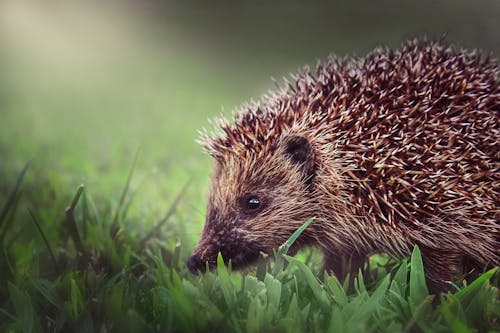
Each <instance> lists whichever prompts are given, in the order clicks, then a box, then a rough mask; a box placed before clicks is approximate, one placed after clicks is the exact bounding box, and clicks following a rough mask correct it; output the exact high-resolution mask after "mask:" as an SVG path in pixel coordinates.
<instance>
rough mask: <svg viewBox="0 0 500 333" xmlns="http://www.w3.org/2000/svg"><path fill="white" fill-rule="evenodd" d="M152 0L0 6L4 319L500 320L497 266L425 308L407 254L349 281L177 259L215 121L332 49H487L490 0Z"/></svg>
mask: <svg viewBox="0 0 500 333" xmlns="http://www.w3.org/2000/svg"><path fill="white" fill-rule="evenodd" d="M147 4H148V5H147V6H146V5H143V7H139V8H137V7H134V8H129V9H125V7H123V8H122V7H121V6H120V7H95V6H89V5H82V4H79V3H78V2H72V3H71V4H68V5H64V6H63V5H52V6H45V5H44V6H41V5H37V4H35V2H33V3H30V2H22V3H21V2H15V1H13V2H8V1H7V2H2V3H0V281H2V282H3V283H1V285H0V331H6V332H8V331H25V332H30V331H53V332H67V331H82V332H91V331H102V332H105V331H113V332H123V331H131V332H132V331H173V332H186V331H198V332H207V331H216V332H226V331H227V332H233V331H236V332H259V331H264V332H270V331H276V332H282V331H286V332H304V331H316V332H323V331H325V332H326V331H331V332H349V331H353V332H360V331H374V332H379V331H394V332H399V331H411V332H414V331H438V332H439V331H455V332H468V331H479V332H484V331H495V330H496V331H498V330H500V319H499V316H500V303H499V301H498V298H499V291H498V279H499V277H498V275H499V274H498V273H495V272H494V271H491V272H488V273H486V274H485V275H483V276H482V277H480V278H479V279H478V280H477V281H476V282H474V283H472V284H470V285H469V286H467V287H465V286H463V285H462V284H459V285H457V288H456V289H457V291H456V292H454V293H452V294H448V295H444V296H441V297H440V299H439V300H437V301H434V300H433V296H429V295H428V293H427V290H426V287H425V284H424V282H423V281H424V280H423V273H422V266H421V262H420V257H419V254H418V250H416V251H415V252H414V255H413V256H412V257H411V258H408V260H407V261H404V262H398V261H395V260H392V259H388V258H385V257H383V256H375V257H373V258H372V260H371V263H370V268H369V269H368V271H367V272H366V274H365V275H364V278H360V279H356V280H354V281H352V284H351V286H350V287H348V286H347V285H345V286H343V285H342V284H341V283H339V282H338V281H337V280H335V279H334V278H332V277H330V276H325V275H324V274H323V272H321V269H320V262H321V257H320V255H319V254H318V253H316V252H315V251H313V250H306V251H304V252H302V253H300V254H299V255H298V256H296V257H288V256H286V255H283V253H282V252H279V253H278V255H277V258H276V260H273V259H266V260H262V261H261V262H260V263H259V264H258V265H257V266H255V267H251V268H249V269H248V270H247V271H245V272H231V270H230V269H228V268H226V267H224V266H223V265H219V267H218V268H217V270H216V271H214V272H211V273H207V274H205V275H203V276H193V275H191V274H190V273H189V272H188V270H187V269H186V267H185V264H184V261H185V259H186V258H187V256H188V255H189V253H190V251H191V250H192V248H193V247H194V245H195V243H196V241H197V238H198V237H199V235H200V232H201V228H202V226H203V220H204V209H205V208H204V207H205V198H206V191H207V179H208V176H209V172H210V160H209V159H208V157H206V156H204V155H203V154H202V153H201V150H200V148H199V147H198V146H197V144H196V143H195V139H196V138H197V130H199V129H200V128H202V127H204V126H207V124H208V122H207V118H209V117H213V116H214V115H216V114H217V113H218V112H220V111H221V109H224V110H225V111H226V112H227V111H229V110H231V109H233V108H234V107H236V106H237V105H239V104H240V103H242V102H243V101H245V100H247V99H249V98H252V97H254V98H255V97H257V96H259V95H261V94H262V93H263V92H265V91H266V90H267V89H269V88H271V87H272V85H273V84H272V82H271V80H269V77H270V76H275V77H277V78H279V77H281V76H283V75H286V74H287V73H288V72H289V71H293V70H295V69H296V68H298V67H299V66H302V65H304V64H307V63H309V64H314V63H315V61H316V58H318V57H324V56H326V55H327V54H328V53H330V52H336V53H338V54H342V55H343V54H346V53H358V54H362V53H364V52H366V51H367V50H369V49H370V48H372V47H373V46H375V45H377V44H381V43H384V44H389V45H397V44H398V43H399V42H400V41H401V40H402V39H404V38H406V37H410V36H415V35H419V34H422V33H427V34H430V35H437V36H440V35H442V34H443V33H445V32H446V33H448V34H449V37H450V39H451V40H453V41H456V42H459V43H461V44H463V45H465V46H468V47H476V46H478V47H482V48H485V49H488V50H490V51H492V52H493V53H494V54H497V55H498V54H499V52H500V50H499V49H498V45H497V43H496V41H497V36H498V33H500V31H499V30H500V27H499V26H498V24H497V23H496V18H497V17H498V15H499V14H500V11H499V6H498V4H497V3H496V2H493V1H482V2H480V5H478V4H477V3H472V2H471V3H468V2H457V1H454V2H450V3H447V2H440V3H438V4H431V3H427V2H423V3H422V4H421V5H418V6H417V5H415V4H412V3H410V2H408V3H407V4H406V6H399V7H397V6H389V5H388V4H387V3H385V2H384V6H382V5H374V4H371V3H368V2H367V3H356V4H353V5H347V4H343V5H337V6H332V5H329V6H326V5H323V6H320V7H312V6H310V7H304V6H303V5H300V3H298V2H290V3H287V4H283V3H278V4H276V5H274V6H272V7H269V6H268V5H263V4H260V5H259V6H252V7H250V6H248V5H246V6H245V5H241V6H236V5H232V4H230V3H225V4H219V5H218V6H214V7H207V6H206V5H200V4H196V5H195V4H192V3H190V4H189V5H183V6H180V5H174V4H171V5H169V6H168V5H161V4H158V3H156V2H154V1H150V2H147ZM130 9H133V11H132V10H130ZM131 12H133V14H131ZM278 14H279V15H278ZM296 22H301V24H296ZM356 22H358V24H359V26H358V25H355V23H356ZM423 22H425V24H423ZM81 184H84V187H81ZM68 207H69V209H68ZM433 301H434V305H433Z"/></svg>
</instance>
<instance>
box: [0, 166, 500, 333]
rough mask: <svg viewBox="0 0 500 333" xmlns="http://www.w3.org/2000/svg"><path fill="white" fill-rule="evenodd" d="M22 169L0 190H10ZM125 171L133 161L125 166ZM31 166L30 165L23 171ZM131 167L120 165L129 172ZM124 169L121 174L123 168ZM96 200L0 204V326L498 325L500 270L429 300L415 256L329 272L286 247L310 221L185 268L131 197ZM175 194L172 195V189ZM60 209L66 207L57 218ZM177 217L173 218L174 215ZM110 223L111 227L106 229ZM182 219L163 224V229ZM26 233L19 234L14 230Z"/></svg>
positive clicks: (439, 328)
mask: <svg viewBox="0 0 500 333" xmlns="http://www.w3.org/2000/svg"><path fill="white" fill-rule="evenodd" d="M27 167H28V164H26V167H25V168H24V169H23V170H22V172H21V173H20V175H19V177H18V179H17V181H16V183H15V184H14V186H13V188H12V191H11V194H10V196H9V198H18V195H17V193H19V191H20V189H22V184H21V182H22V179H23V176H24V174H25V172H26V169H27ZM132 169H133V168H132ZM28 172H29V170H28ZM131 175H132V172H131V173H130V177H132V176H131ZM130 177H129V178H130ZM129 183H130V179H128V180H127V182H126V186H125V187H124V190H123V193H122V194H121V198H123V199H122V200H120V201H119V204H118V206H116V207H115V208H113V209H111V208H108V209H97V208H96V207H97V205H96V203H95V202H94V201H93V200H92V197H91V196H90V195H89V194H88V193H86V192H85V190H84V186H83V185H82V186H80V187H78V189H77V190H76V192H75V195H74V197H73V199H72V200H70V201H69V204H68V207H67V209H66V210H65V212H63V211H61V212H60V216H61V217H62V218H61V219H60V220H56V221H53V220H50V219H48V218H46V217H44V216H43V215H42V214H41V213H40V212H37V211H36V209H34V208H33V209H31V208H30V209H29V211H28V212H29V215H30V217H31V218H32V221H33V224H34V225H35V226H36V228H34V229H33V228H30V226H29V225H24V226H16V224H13V223H11V222H10V223H9V219H11V218H12V216H14V215H15V214H14V213H15V212H14V210H16V209H20V208H19V205H18V204H16V202H19V200H16V199H12V200H8V201H6V203H5V205H4V207H3V208H2V212H3V214H2V216H3V217H4V218H3V219H2V220H0V221H1V222H3V223H1V225H0V232H1V236H2V237H1V239H2V243H1V245H2V250H3V251H2V257H1V260H0V263H1V264H2V270H1V275H2V281H5V283H3V284H2V285H1V286H0V295H1V299H2V304H1V308H0V323H1V324H0V330H1V331H5V332H41V331H50V332H66V331H75V332H95V331H111V332H137V331H157V332H210V331H213V332H306V331H314V332H382V331H383V332H415V331H422V332H448V331H453V332H473V331H480V332H487V331H496V330H499V329H500V322H499V315H500V313H499V310H500V301H499V299H498V295H499V291H498V286H494V285H492V284H491V283H492V281H495V280H496V281H497V280H498V269H493V270H490V271H488V272H486V273H484V274H483V275H482V276H480V277H479V278H478V279H477V280H475V281H474V282H472V283H471V284H470V285H468V286H461V287H459V288H458V290H457V291H456V292H454V293H449V294H447V295H441V296H440V297H439V300H437V301H436V300H435V299H434V298H435V296H434V295H429V292H428V290H427V286H426V284H425V279H424V271H423V266H422V259H421V257H420V252H419V250H418V248H415V249H414V251H413V253H412V256H411V258H410V260H409V261H407V260H403V261H402V262H395V261H391V260H386V259H384V258H382V257H377V258H378V263H377V262H374V261H373V262H372V265H370V269H369V270H368V272H367V273H365V275H364V276H363V275H358V276H357V277H356V278H354V279H352V283H351V285H352V286H351V287H350V286H349V278H348V279H346V281H343V283H341V281H338V280H337V279H336V278H335V277H332V276H330V275H328V274H326V273H323V272H321V270H320V268H319V262H318V258H317V257H318V256H317V255H316V254H314V253H313V254H312V255H309V254H310V253H309V251H311V250H308V251H305V252H303V253H302V254H299V255H298V256H297V257H291V256H288V255H286V252H287V250H288V249H289V247H290V246H291V245H292V243H293V242H294V241H295V239H296V238H297V237H298V236H299V234H300V232H302V231H303V230H304V229H305V228H306V227H307V226H308V224H309V223H314V221H312V220H309V221H307V222H306V223H304V225H303V227H302V228H300V229H299V230H297V232H296V233H294V234H293V235H292V236H291V237H290V239H289V240H288V241H287V242H286V243H285V244H283V246H282V247H280V248H279V249H277V251H276V252H275V256H274V258H261V259H260V261H259V263H258V264H257V266H256V267H254V268H253V269H249V270H247V271H246V272H233V271H232V270H231V267H230V266H231V265H230V264H229V267H227V266H225V265H224V261H223V258H222V257H221V256H219V258H218V264H217V269H216V270H215V271H212V272H207V273H206V274H203V275H200V276H194V275H192V274H191V273H189V270H188V269H187V268H186V266H185V264H184V260H183V257H182V256H181V245H180V244H179V243H177V242H173V241H172V240H169V239H168V238H167V239H165V238H162V237H157V231H158V230H159V227H158V226H162V225H163V224H165V223H166V224H168V223H169V217H171V216H172V213H171V212H172V210H174V209H175V206H176V203H177V201H178V200H175V202H174V203H173V204H172V207H171V209H169V212H168V213H167V214H166V216H165V218H163V219H162V220H160V221H158V224H157V225H156V226H154V227H153V228H152V229H151V230H150V231H144V232H138V231H137V227H136V226H134V223H133V221H132V220H130V218H129V217H128V216H127V206H128V205H130V202H129V200H131V199H132V198H133V196H131V195H130V194H131V193H130V188H129ZM181 197H182V196H181ZM63 216H64V217H63ZM179 223H180V222H179ZM116 226H118V227H116ZM176 227H177V228H182V226H181V225H180V224H179V225H177V226H176V225H172V224H170V225H169V228H176ZM21 239H24V240H25V242H21V241H20V240H21Z"/></svg>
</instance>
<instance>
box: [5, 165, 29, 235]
mask: <svg viewBox="0 0 500 333" xmlns="http://www.w3.org/2000/svg"><path fill="white" fill-rule="evenodd" d="M30 164H31V159H30V160H28V161H27V162H26V163H25V164H24V166H23V168H22V170H21V172H20V173H19V175H18V176H17V179H16V183H15V184H14V187H13V188H12V191H10V193H9V196H8V197H7V201H6V202H5V204H4V205H3V207H2V210H1V211H0V226H2V223H3V221H4V219H5V217H6V216H7V213H8V212H9V210H10V208H11V207H12V205H13V203H14V200H15V198H16V196H17V193H18V192H19V188H20V187H21V183H22V182H23V179H24V175H25V174H26V171H28V168H29V166H30Z"/></svg>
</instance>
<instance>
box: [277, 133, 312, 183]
mask: <svg viewBox="0 0 500 333" xmlns="http://www.w3.org/2000/svg"><path fill="white" fill-rule="evenodd" d="M284 151H285V154H286V155H287V157H288V158H289V159H290V160H291V161H292V163H294V164H296V165H300V166H301V167H302V170H303V171H304V173H305V174H306V176H308V178H311V176H312V173H313V164H314V163H313V151H312V148H311V144H310V143H309V140H307V138H305V137H303V136H300V135H290V136H288V137H287V138H285V140H284Z"/></svg>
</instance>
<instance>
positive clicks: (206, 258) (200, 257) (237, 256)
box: [187, 244, 261, 274]
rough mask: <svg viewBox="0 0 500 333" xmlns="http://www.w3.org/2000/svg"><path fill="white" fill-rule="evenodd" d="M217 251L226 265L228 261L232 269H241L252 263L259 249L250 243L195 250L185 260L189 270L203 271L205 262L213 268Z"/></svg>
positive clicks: (257, 255)
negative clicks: (200, 250)
mask: <svg viewBox="0 0 500 333" xmlns="http://www.w3.org/2000/svg"><path fill="white" fill-rule="evenodd" d="M219 252H220V253H221V255H222V259H223V260H224V263H225V264H226V265H229V262H231V267H232V268H233V269H242V268H245V267H247V266H248V265H251V264H253V263H254V262H255V261H256V260H257V259H258V258H259V254H260V252H261V250H260V249H259V248H258V247H255V246H252V245H251V244H241V246H232V247H230V248H228V247H227V246H225V247H223V248H220V249H213V250H212V249H205V250H203V251H202V252H195V253H193V254H192V255H191V257H190V258H189V260H188V261H187V266H188V268H189V270H190V271H191V272H192V273H194V274H197V273H198V272H204V271H205V270H206V267H207V263H208V267H209V269H214V268H215V267H217V257H218V255H219Z"/></svg>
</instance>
